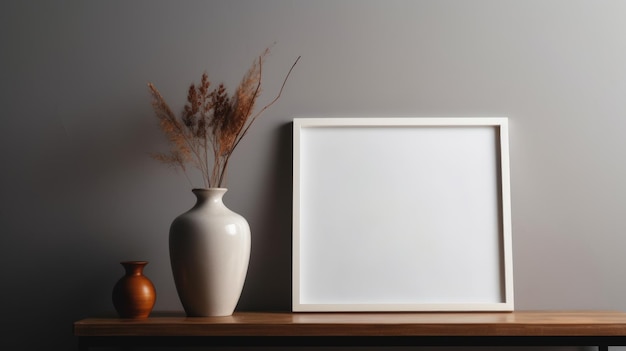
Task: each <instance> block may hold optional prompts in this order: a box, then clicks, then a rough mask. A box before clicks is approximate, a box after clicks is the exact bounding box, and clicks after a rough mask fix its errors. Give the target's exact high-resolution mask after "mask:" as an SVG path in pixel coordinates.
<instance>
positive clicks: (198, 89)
mask: <svg viewBox="0 0 626 351" xmlns="http://www.w3.org/2000/svg"><path fill="white" fill-rule="evenodd" d="M268 53H269V48H268V49H266V50H265V51H263V53H262V54H261V55H259V57H258V58H257V59H255V60H254V62H253V64H252V66H251V67H250V69H249V70H248V71H247V73H246V74H245V75H244V77H243V79H242V80H241V83H240V84H239V86H238V87H237V89H236V90H235V91H234V92H233V93H232V94H231V95H229V94H228V92H227V90H226V87H225V86H224V84H223V83H220V84H219V85H217V86H216V87H212V84H211V82H210V81H209V77H208V75H207V74H206V73H204V74H203V75H202V78H201V80H200V83H199V84H198V85H196V84H193V83H192V84H191V86H190V87H189V91H188V93H187V103H186V104H185V106H184V108H183V111H182V113H181V117H180V119H179V118H177V116H176V114H174V112H172V109H171V108H170V107H169V105H168V104H167V102H166V101H165V99H164V98H163V96H162V95H161V93H159V91H158V90H157V88H156V87H155V86H154V85H153V84H152V83H148V88H149V90H150V94H151V95H152V107H153V108H154V111H155V113H156V116H157V118H158V120H159V124H160V127H161V130H162V131H163V132H164V133H165V135H166V136H167V138H168V141H169V144H170V151H169V153H157V154H153V155H152V156H153V157H154V158H155V159H156V160H158V161H161V162H163V163H166V164H168V165H171V166H174V167H175V168H180V169H181V170H182V171H183V172H184V173H185V175H186V176H187V179H189V177H188V175H187V167H186V166H187V165H192V166H193V167H195V168H197V169H198V170H199V171H200V173H201V174H202V178H203V181H204V186H205V187H206V188H212V187H218V188H219V187H222V186H223V185H224V182H225V179H226V171H227V168H228V161H229V160H230V157H231V155H232V154H233V151H234V150H235V148H236V147H237V145H239V143H240V142H241V139H242V138H243V137H244V136H245V135H246V133H247V132H248V130H249V129H250V126H251V125H252V124H253V123H254V121H255V120H256V119H257V118H258V117H259V116H260V115H261V114H262V113H263V112H264V111H265V110H267V109H268V108H269V107H270V106H272V105H273V104H274V103H275V102H276V101H278V99H279V98H280V96H281V94H282V92H283V89H284V88H285V84H286V83H287V79H288V78H289V75H290V74H291V71H292V70H293V68H294V67H295V65H296V64H297V63H298V60H300V57H298V58H297V59H296V61H295V62H294V63H293V65H292V66H291V68H290V69H289V71H288V72H287V75H286V76H285V79H284V80H283V83H282V86H281V88H280V90H279V92H278V94H277V95H276V97H275V98H274V99H273V100H272V101H270V102H269V103H268V104H267V105H265V106H263V108H261V109H259V110H258V111H256V112H255V108H254V107H255V103H256V100H257V98H258V97H259V95H260V93H261V80H262V73H263V62H264V60H265V57H266V56H267V54H268ZM190 182H191V181H190Z"/></svg>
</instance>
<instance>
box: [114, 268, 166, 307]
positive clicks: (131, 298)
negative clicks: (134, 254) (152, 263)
mask: <svg viewBox="0 0 626 351" xmlns="http://www.w3.org/2000/svg"><path fill="white" fill-rule="evenodd" d="M120 263H121V264H122V266H124V269H125V270H126V274H125V275H124V276H123V277H122V278H120V280H118V281H117V283H116V284H115V287H113V306H115V310H116V311H117V313H118V314H119V316H120V317H121V318H134V319H142V318H148V316H149V315H150V312H151V311H152V307H154V303H155V301H156V290H155V289H154V285H152V282H151V281H150V279H148V278H147V277H146V276H145V275H143V268H144V267H145V266H146V265H147V264H148V262H147V261H124V262H120Z"/></svg>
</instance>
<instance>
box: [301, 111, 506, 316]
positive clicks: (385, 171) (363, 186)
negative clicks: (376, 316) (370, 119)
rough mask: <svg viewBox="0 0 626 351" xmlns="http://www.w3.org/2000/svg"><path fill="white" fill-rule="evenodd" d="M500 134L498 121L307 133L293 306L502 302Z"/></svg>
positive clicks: (314, 129) (321, 128)
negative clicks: (492, 122) (496, 123)
mask: <svg viewBox="0 0 626 351" xmlns="http://www.w3.org/2000/svg"><path fill="white" fill-rule="evenodd" d="M355 123H356V122H355ZM357 124H358V123H357ZM305 125H306V123H305ZM499 136H500V134H499V129H498V128H494V126H492V125H487V126H485V125H470V126H466V125H444V126H437V125H427V126H423V125H409V126H406V125H390V126H389V125H376V124H374V125H366V126H363V125H354V126H350V125H342V126H333V125H331V126H326V127H324V126H317V125H314V126H310V127H302V128H300V129H299V134H298V139H299V140H298V141H299V148H298V155H294V157H298V161H299V165H298V166H299V169H298V172H295V173H297V174H298V177H299V178H298V179H297V180H296V181H295V183H297V187H298V191H299V194H298V197H297V198H298V200H299V201H298V204H297V206H296V207H298V214H297V216H296V220H297V225H298V227H297V228H295V230H297V234H298V238H297V244H298V247H297V248H296V247H294V250H297V251H298V252H295V253H294V255H295V256H296V257H297V258H298V262H297V265H296V268H297V270H298V272H297V276H295V279H296V280H297V282H296V283H297V285H298V286H297V287H296V290H297V296H294V299H295V300H296V301H294V302H295V303H294V309H296V310H297V309H303V310H306V309H307V308H306V306H312V307H313V308H312V309H313V310H315V309H316V308H315V306H322V309H328V310H335V309H336V310H346V309H347V310H350V309H352V308H351V307H350V306H357V307H355V308H354V309H357V310H361V309H365V310H368V309H371V310H377V309H383V310H384V309H386V308H385V305H396V306H410V305H421V306H428V305H430V306H455V305H458V306H461V305H468V304H470V305H471V304H476V305H479V306H484V305H490V304H496V305H497V304H502V303H505V302H506V291H505V284H504V276H505V271H504V259H505V258H504V254H503V246H504V242H503V232H502V230H503V223H502V215H501V208H502V200H501V188H500V184H501V180H500V176H501V173H500V169H501V164H500V153H499V152H500V145H499V143H500V141H499ZM329 306H331V307H329ZM332 306H335V307H336V308H333V307H332ZM363 306H365V307H363ZM367 306H369V307H367ZM374 306H377V307H374ZM401 308H403V307H401ZM426 309H427V308H426ZM444 309H445V308H444Z"/></svg>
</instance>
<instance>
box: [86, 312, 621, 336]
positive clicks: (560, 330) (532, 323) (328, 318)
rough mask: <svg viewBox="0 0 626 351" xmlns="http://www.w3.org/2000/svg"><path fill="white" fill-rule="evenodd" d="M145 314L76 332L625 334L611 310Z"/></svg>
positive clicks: (97, 322)
mask: <svg viewBox="0 0 626 351" xmlns="http://www.w3.org/2000/svg"><path fill="white" fill-rule="evenodd" d="M153 315H154V316H151V317H150V318H148V319H143V320H132V319H119V318H87V319H83V320H80V321H77V322H75V323H74V335H76V336H626V313H623V312H615V311H515V312H463V313H447V312H446V313H432V312H410V313H409V312H407V313H404V312H397V313H396V312H393V313H360V312H355V313H343V312H341V313H291V312H236V313H235V314H233V315H232V316H228V317H185V316H184V314H183V313H161V314H159V313H154V314H153Z"/></svg>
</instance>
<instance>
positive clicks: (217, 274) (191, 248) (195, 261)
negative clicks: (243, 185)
mask: <svg viewBox="0 0 626 351" xmlns="http://www.w3.org/2000/svg"><path fill="white" fill-rule="evenodd" d="M226 191H227V189H224V188H209V189H193V193H194V194H195V195H196V198H197V202H196V204H195V206H194V207H193V208H192V209H190V210H189V211H187V212H185V213H183V214H182V215H180V216H178V217H177V218H176V219H175V220H174V222H173V223H172V226H171V227H170V237H169V246H170V261H171V265H172V272H173V274H174V282H175V284H176V290H177V291H178V296H179V298H180V301H181V303H182V304H183V308H184V309H185V313H186V314H187V316H189V317H208V316H230V315H231V314H233V311H234V310H235V307H236V306H237V302H238V301H239V297H240V296H241V291H242V289H243V284H244V281H245V279H246V274H247V271H248V262H249V260H250V226H249V225H248V222H247V221H246V219H245V218H243V217H242V216H241V215H239V214H237V213H235V212H233V211H231V210H229V209H228V208H227V207H226V206H225V205H224V202H223V201H222V197H223V196H224V193H226Z"/></svg>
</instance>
